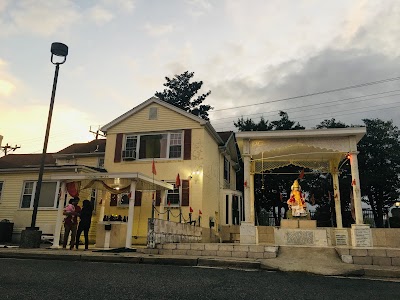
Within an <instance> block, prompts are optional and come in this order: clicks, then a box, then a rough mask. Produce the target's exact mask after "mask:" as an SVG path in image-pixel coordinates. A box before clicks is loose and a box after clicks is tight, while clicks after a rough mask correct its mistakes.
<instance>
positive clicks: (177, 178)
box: [175, 173, 181, 188]
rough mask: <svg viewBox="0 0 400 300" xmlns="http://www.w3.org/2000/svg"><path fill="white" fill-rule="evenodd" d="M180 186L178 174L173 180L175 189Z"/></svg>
mask: <svg viewBox="0 0 400 300" xmlns="http://www.w3.org/2000/svg"><path fill="white" fill-rule="evenodd" d="M180 186H181V178H180V177H179V173H178V175H177V176H176V179H175V187H176V188H178V187H180Z"/></svg>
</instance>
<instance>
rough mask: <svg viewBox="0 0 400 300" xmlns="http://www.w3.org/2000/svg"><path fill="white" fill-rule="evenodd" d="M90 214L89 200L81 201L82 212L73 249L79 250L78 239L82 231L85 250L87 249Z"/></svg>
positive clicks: (91, 209) (91, 211)
mask: <svg viewBox="0 0 400 300" xmlns="http://www.w3.org/2000/svg"><path fill="white" fill-rule="evenodd" d="M92 213H93V208H92V204H91V203H90V201H89V200H83V204H82V210H81V214H80V221H79V225H78V231H77V234H76V243H75V248H76V249H77V250H78V248H79V239H80V237H81V233H82V231H83V235H84V236H85V250H88V249H89V229H90V224H91V222H92Z"/></svg>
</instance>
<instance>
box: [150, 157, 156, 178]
mask: <svg viewBox="0 0 400 300" xmlns="http://www.w3.org/2000/svg"><path fill="white" fill-rule="evenodd" d="M151 173H153V174H154V175H157V170H156V164H155V163H154V158H153V164H152V166H151Z"/></svg>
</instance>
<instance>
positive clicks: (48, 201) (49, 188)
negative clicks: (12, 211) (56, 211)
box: [21, 181, 59, 208]
mask: <svg viewBox="0 0 400 300" xmlns="http://www.w3.org/2000/svg"><path fill="white" fill-rule="evenodd" d="M36 185H37V182H36V181H26V182H24V187H23V190H22V197H21V208H33V201H34V199H35V191H36ZM58 190H59V183H58V182H42V187H41V190H40V197H39V203H38V207H47V208H56V205H57V197H58Z"/></svg>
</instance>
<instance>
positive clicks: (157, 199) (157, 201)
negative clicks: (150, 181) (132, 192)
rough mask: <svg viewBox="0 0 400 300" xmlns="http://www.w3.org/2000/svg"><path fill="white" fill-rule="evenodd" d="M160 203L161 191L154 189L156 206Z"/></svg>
mask: <svg viewBox="0 0 400 300" xmlns="http://www.w3.org/2000/svg"><path fill="white" fill-rule="evenodd" d="M160 204H161V191H159V190H157V191H156V206H160Z"/></svg>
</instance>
